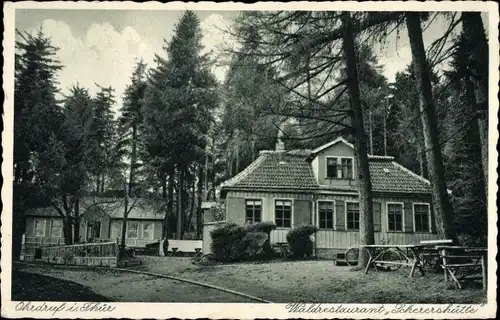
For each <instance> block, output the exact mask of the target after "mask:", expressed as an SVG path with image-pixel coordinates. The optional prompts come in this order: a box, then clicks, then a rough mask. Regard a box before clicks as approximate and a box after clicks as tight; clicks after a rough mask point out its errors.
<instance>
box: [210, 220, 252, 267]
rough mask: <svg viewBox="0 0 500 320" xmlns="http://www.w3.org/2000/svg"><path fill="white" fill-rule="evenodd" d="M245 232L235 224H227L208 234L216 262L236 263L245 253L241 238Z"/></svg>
mask: <svg viewBox="0 0 500 320" xmlns="http://www.w3.org/2000/svg"><path fill="white" fill-rule="evenodd" d="M246 233H247V232H246V230H245V228H244V227H242V226H238V225H237V224H235V223H229V224H226V225H224V226H223V227H220V228H217V229H215V230H212V231H211V232H210V235H211V237H212V244H211V249H212V253H213V254H214V255H215V258H216V259H217V261H224V262H229V261H238V260H241V258H242V256H243V255H244V252H245V247H244V241H243V238H244V237H245V235H246Z"/></svg>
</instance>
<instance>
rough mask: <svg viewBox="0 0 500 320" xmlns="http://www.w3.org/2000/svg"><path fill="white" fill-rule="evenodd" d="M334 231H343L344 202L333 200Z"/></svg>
mask: <svg viewBox="0 0 500 320" xmlns="http://www.w3.org/2000/svg"><path fill="white" fill-rule="evenodd" d="M335 230H340V231H342V230H345V201H344V200H335Z"/></svg>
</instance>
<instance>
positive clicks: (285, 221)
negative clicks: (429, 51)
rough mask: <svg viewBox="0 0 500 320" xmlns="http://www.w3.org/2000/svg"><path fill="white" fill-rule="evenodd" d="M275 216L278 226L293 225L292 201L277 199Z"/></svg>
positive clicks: (287, 226) (288, 226)
mask: <svg viewBox="0 0 500 320" xmlns="http://www.w3.org/2000/svg"><path fill="white" fill-rule="evenodd" d="M274 216H275V222H276V226H277V227H278V228H290V227H291V226H292V201H291V200H276V202H275V205H274Z"/></svg>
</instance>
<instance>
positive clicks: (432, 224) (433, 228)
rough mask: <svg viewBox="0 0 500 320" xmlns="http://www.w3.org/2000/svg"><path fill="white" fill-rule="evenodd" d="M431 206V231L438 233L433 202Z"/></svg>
mask: <svg viewBox="0 0 500 320" xmlns="http://www.w3.org/2000/svg"><path fill="white" fill-rule="evenodd" d="M429 206H430V211H431V232H432V233H437V230H436V219H435V212H434V206H433V205H432V203H429Z"/></svg>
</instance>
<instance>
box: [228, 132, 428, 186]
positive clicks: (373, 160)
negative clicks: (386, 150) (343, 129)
mask: <svg viewBox="0 0 500 320" xmlns="http://www.w3.org/2000/svg"><path fill="white" fill-rule="evenodd" d="M339 142H342V143H345V144H346V145H348V146H349V147H351V148H353V145H352V144H350V143H348V142H347V141H346V140H344V139H343V138H338V139H335V140H333V141H332V142H330V143H327V144H325V145H323V146H321V147H319V148H317V149H315V150H291V151H287V152H279V151H261V152H260V155H259V157H258V158H257V159H256V160H255V161H254V162H253V163H252V164H250V165H249V166H248V167H247V168H246V169H245V170H243V171H242V172H240V173H239V174H237V175H236V176H234V177H233V178H231V179H229V180H227V181H226V182H224V183H223V184H222V185H221V189H222V190H231V189H255V190H259V189H260V190H263V189H266V190H267V189H275V190H280V189H282V190H283V189H286V190H310V191H314V190H322V188H324V189H325V190H327V189H328V187H322V186H320V185H319V184H318V181H317V180H316V177H315V176H314V172H313V170H312V165H311V158H312V157H314V156H315V155H317V154H318V153H319V152H321V151H323V150H324V149H326V148H328V147H330V146H332V145H334V144H336V143H339ZM368 159H369V166H370V175H371V180H372V190H373V191H374V192H380V193H408V194H412V193H429V192H430V182H429V181H428V180H427V179H424V178H423V177H421V176H419V175H417V174H416V173H414V172H412V171H411V170H409V169H407V168H405V167H403V166H402V165H400V164H399V163H397V162H396V161H394V157H390V156H374V155H369V156H368Z"/></svg>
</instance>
